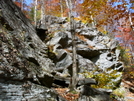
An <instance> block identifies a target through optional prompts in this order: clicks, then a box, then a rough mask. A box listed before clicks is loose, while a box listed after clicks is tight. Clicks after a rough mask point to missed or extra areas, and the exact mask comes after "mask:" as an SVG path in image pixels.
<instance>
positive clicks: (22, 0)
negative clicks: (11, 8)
mask: <svg viewBox="0 0 134 101" xmlns="http://www.w3.org/2000/svg"><path fill="white" fill-rule="evenodd" d="M23 2H24V0H21V10H22V11H23Z"/></svg>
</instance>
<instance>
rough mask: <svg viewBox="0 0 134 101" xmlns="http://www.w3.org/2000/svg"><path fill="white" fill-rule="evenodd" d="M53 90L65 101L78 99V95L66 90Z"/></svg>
mask: <svg viewBox="0 0 134 101" xmlns="http://www.w3.org/2000/svg"><path fill="white" fill-rule="evenodd" d="M55 90H56V91H57V92H58V94H59V95H61V96H62V97H63V98H65V99H66V100H67V101H74V100H75V99H78V98H79V94H74V93H71V92H69V89H68V88H55Z"/></svg>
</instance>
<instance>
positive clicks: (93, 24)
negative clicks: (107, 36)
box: [90, 11, 96, 28]
mask: <svg viewBox="0 0 134 101" xmlns="http://www.w3.org/2000/svg"><path fill="white" fill-rule="evenodd" d="M90 14H91V15H90V18H91V20H92V27H93V28H95V27H96V24H95V21H94V18H93V15H92V12H91V11H90Z"/></svg>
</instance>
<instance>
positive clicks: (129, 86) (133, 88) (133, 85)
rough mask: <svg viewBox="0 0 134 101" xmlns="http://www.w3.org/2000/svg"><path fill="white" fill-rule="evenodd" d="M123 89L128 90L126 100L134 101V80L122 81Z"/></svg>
mask: <svg viewBox="0 0 134 101" xmlns="http://www.w3.org/2000/svg"><path fill="white" fill-rule="evenodd" d="M122 83H123V85H122V86H123V87H124V88H125V90H126V93H125V100H126V101H134V80H133V81H128V80H122Z"/></svg>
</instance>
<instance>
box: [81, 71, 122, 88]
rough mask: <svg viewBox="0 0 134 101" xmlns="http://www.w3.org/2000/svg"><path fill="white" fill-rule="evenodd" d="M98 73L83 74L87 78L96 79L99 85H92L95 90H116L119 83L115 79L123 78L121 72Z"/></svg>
mask: <svg viewBox="0 0 134 101" xmlns="http://www.w3.org/2000/svg"><path fill="white" fill-rule="evenodd" d="M96 72H97V71H96V70H95V71H92V72H87V71H85V72H83V73H82V74H83V75H84V76H85V77H86V78H94V79H95V80H96V81H97V82H98V85H92V87H94V88H105V89H115V88H117V87H118V85H119V83H120V81H119V82H117V81H115V79H117V78H120V77H121V76H122V73H121V72H118V71H116V70H113V71H112V72H110V73H108V72H101V73H96Z"/></svg>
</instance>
